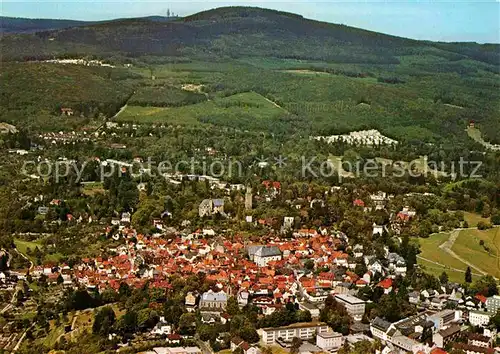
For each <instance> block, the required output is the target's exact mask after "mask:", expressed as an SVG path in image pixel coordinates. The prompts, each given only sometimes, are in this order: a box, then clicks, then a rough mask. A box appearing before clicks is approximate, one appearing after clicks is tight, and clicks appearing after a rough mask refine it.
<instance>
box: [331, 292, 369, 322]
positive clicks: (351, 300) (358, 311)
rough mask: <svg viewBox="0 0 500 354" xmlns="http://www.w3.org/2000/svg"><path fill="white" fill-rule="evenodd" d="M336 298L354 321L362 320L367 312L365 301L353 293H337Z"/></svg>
mask: <svg viewBox="0 0 500 354" xmlns="http://www.w3.org/2000/svg"><path fill="white" fill-rule="evenodd" d="M335 300H337V301H338V302H339V303H340V304H342V305H344V307H345V309H346V310H347V313H348V314H349V315H350V316H351V317H352V318H353V319H354V321H361V320H362V319H363V315H364V314H365V302H364V301H363V300H361V299H358V298H357V297H355V296H352V295H348V294H345V295H340V294H338V295H335Z"/></svg>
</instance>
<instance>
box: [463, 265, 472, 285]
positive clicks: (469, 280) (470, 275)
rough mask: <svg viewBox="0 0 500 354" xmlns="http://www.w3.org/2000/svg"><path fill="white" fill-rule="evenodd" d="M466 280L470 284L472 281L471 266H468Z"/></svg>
mask: <svg viewBox="0 0 500 354" xmlns="http://www.w3.org/2000/svg"><path fill="white" fill-rule="evenodd" d="M465 282H466V283H469V284H470V283H472V271H471V269H470V267H467V269H466V270H465Z"/></svg>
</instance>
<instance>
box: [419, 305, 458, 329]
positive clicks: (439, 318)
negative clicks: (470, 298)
mask: <svg viewBox="0 0 500 354" xmlns="http://www.w3.org/2000/svg"><path fill="white" fill-rule="evenodd" d="M461 318H462V311H455V310H443V311H439V312H436V313H435V314H433V315H431V316H429V317H428V318H427V320H429V321H432V323H434V328H435V329H436V330H437V331H439V330H441V329H442V328H443V327H445V326H448V325H449V324H450V323H451V322H455V321H458V320H459V319H461Z"/></svg>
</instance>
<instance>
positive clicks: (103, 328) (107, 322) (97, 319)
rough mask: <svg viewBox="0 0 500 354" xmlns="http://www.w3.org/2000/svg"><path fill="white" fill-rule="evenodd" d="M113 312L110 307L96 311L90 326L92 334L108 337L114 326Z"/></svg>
mask: <svg viewBox="0 0 500 354" xmlns="http://www.w3.org/2000/svg"><path fill="white" fill-rule="evenodd" d="M115 320H116V316H115V312H114V311H113V309H112V308H111V307H110V306H105V307H103V308H101V309H100V310H98V311H97V313H96V314H95V316H94V324H93V325H92V333H94V334H100V335H108V334H109V333H110V331H111V329H112V328H113V325H114V324H115Z"/></svg>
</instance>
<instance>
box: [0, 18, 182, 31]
mask: <svg viewBox="0 0 500 354" xmlns="http://www.w3.org/2000/svg"><path fill="white" fill-rule="evenodd" d="M142 19H144V20H149V21H155V22H168V21H172V20H174V19H176V18H175V17H163V16H149V17H143V18H142ZM112 21H122V20H120V19H118V20H110V21H77V20H59V19H43V18H21V17H6V16H0V33H10V34H13V33H35V32H43V31H50V30H60V29H66V28H72V27H83V26H91V25H95V24H98V23H107V22H112Z"/></svg>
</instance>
